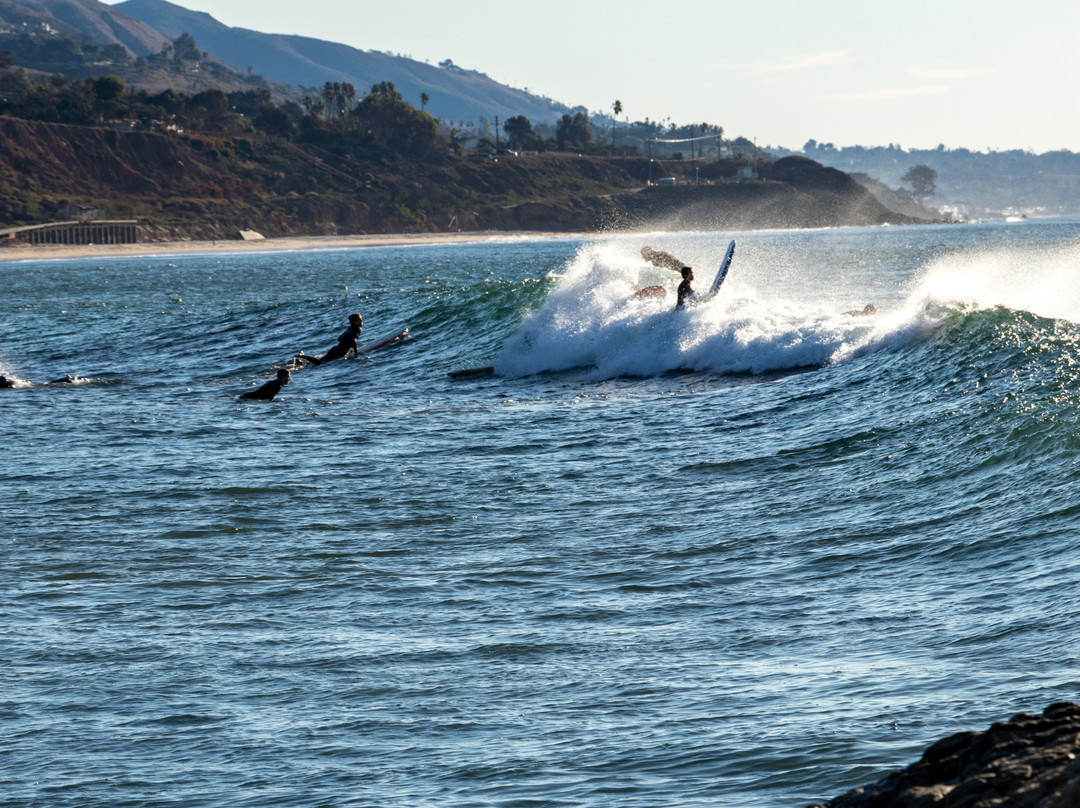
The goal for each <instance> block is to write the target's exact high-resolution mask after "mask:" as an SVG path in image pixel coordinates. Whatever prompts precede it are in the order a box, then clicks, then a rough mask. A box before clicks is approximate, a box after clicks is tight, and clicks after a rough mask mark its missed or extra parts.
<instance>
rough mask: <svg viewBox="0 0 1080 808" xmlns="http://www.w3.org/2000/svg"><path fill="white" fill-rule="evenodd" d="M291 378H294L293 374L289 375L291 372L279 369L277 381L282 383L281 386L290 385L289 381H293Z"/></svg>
mask: <svg viewBox="0 0 1080 808" xmlns="http://www.w3.org/2000/svg"><path fill="white" fill-rule="evenodd" d="M291 378H292V374H291V373H289V371H288V370H286V369H285V368H279V369H278V372H277V380H278V381H279V382H280V383H281V384H288V383H289V379H291Z"/></svg>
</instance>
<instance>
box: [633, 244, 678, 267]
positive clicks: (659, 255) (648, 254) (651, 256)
mask: <svg viewBox="0 0 1080 808" xmlns="http://www.w3.org/2000/svg"><path fill="white" fill-rule="evenodd" d="M641 257H642V258H644V259H645V260H646V261H648V262H649V263H650V264H652V265H653V266H654V267H661V268H662V269H670V270H671V271H672V272H681V271H682V268H683V262H682V261H680V260H679V259H678V258H676V257H675V256H674V255H672V254H671V253H666V252H661V251H660V250H654V249H653V248H652V247H649V246H645V247H642V248H641Z"/></svg>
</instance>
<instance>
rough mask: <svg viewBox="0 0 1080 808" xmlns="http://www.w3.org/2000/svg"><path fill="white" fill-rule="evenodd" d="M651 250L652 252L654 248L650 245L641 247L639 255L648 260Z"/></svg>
mask: <svg viewBox="0 0 1080 808" xmlns="http://www.w3.org/2000/svg"><path fill="white" fill-rule="evenodd" d="M653 252H654V250H653V248H652V247H642V248H641V257H642V258H644V259H645V260H646V261H648V260H649V256H650V255H652V254H653Z"/></svg>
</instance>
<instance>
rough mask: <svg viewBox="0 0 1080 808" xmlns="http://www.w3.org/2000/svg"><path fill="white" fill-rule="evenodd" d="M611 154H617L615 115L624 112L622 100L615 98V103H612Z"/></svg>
mask: <svg viewBox="0 0 1080 808" xmlns="http://www.w3.org/2000/svg"><path fill="white" fill-rule="evenodd" d="M611 110H612V115H611V156H612V157H614V156H615V116H616V115H619V114H620V113H621V112H622V101H620V100H619V99H617V98H616V99H615V103H614V104H612V105H611Z"/></svg>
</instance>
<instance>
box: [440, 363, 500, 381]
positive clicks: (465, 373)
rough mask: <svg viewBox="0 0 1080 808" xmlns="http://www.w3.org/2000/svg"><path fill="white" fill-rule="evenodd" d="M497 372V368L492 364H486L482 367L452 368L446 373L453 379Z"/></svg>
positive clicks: (489, 374)
mask: <svg viewBox="0 0 1080 808" xmlns="http://www.w3.org/2000/svg"><path fill="white" fill-rule="evenodd" d="M493 373H495V368H494V366H492V365H484V367H482V368H464V369H462V370H451V371H450V372H449V373H447V374H446V375H447V376H449V377H450V378H451V379H465V378H468V377H470V376H491V375H492V374H493Z"/></svg>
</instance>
